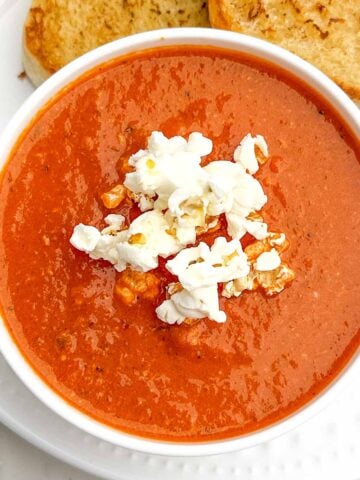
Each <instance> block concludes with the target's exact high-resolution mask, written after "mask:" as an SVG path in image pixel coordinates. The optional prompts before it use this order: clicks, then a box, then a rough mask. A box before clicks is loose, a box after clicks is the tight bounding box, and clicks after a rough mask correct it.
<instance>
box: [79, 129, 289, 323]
mask: <svg viewBox="0 0 360 480" xmlns="http://www.w3.org/2000/svg"><path fill="white" fill-rule="evenodd" d="M256 147H257V148H258V149H259V157H260V159H261V162H262V163H264V162H265V161H266V158H267V157H268V148H267V144H266V142H265V140H264V138H263V137H262V136H261V135H257V136H256V137H252V136H251V135H250V134H249V135H246V136H245V137H244V139H243V140H242V141H241V142H240V145H239V146H238V147H237V148H236V150H235V152H234V162H233V161H226V160H217V161H213V162H211V163H209V164H208V165H206V166H204V167H202V166H201V161H202V157H204V156H206V155H209V154H210V153H211V152H212V149H213V146H212V141H211V140H210V139H208V138H205V137H204V136H203V135H202V134H201V133H198V132H193V133H191V134H190V136H189V140H188V141H186V139H185V138H183V137H181V136H176V137H172V138H170V139H168V138H166V137H165V135H164V134H163V133H161V132H153V133H152V134H151V135H150V137H149V138H148V144H147V149H146V150H139V151H138V152H137V153H135V154H134V155H132V156H131V157H130V159H129V162H128V164H129V166H131V167H133V170H134V171H130V172H129V173H126V175H125V181H124V185H116V186H115V187H113V188H112V189H111V190H110V191H109V192H107V193H105V194H103V195H102V196H101V198H102V200H103V202H104V205H105V206H107V207H108V208H115V207H117V206H119V205H120V204H121V203H122V202H123V201H125V199H126V198H132V199H133V200H134V202H135V203H136V204H137V207H138V208H139V210H140V211H142V212H146V213H143V214H141V215H139V216H137V217H136V218H135V219H134V220H133V221H132V222H131V223H130V225H127V226H126V225H124V223H125V218H124V217H123V216H122V215H114V214H111V215H108V216H106V217H105V222H106V223H107V224H108V226H107V227H105V228H104V229H103V230H102V231H99V230H98V229H96V228H95V227H92V226H89V225H83V224H79V225H77V226H76V227H75V228H74V232H73V234H72V236H71V239H70V242H71V243H72V245H73V246H74V247H75V248H77V249H78V250H81V251H83V252H86V253H88V254H89V255H90V257H91V258H93V259H103V260H107V261H108V262H110V263H112V264H113V265H114V267H115V270H117V271H118V272H122V271H124V270H125V269H126V268H129V269H130V270H135V271H138V272H143V275H139V274H137V275H132V274H131V273H129V274H128V275H125V276H122V277H121V279H120V284H122V283H123V282H124V278H127V279H129V278H132V282H131V284H130V283H129V285H125V286H124V285H122V286H120V285H119V283H117V285H116V288H115V292H116V293H117V294H118V296H119V297H120V298H121V299H122V300H123V301H124V302H125V303H126V304H127V305H130V304H133V303H135V302H136V301H137V300H139V299H140V298H142V297H144V298H146V297H147V298H152V299H153V298H155V296H156V295H155V292H158V288H156V289H154V288H153V285H156V283H155V281H154V280H151V279H153V278H155V277H154V275H153V276H149V275H146V272H148V271H149V270H154V269H157V267H158V266H159V257H162V258H164V259H167V258H168V257H170V256H172V255H174V254H177V255H176V256H175V258H173V259H172V260H169V261H168V262H167V263H166V264H165V268H166V269H167V270H168V271H169V272H170V273H171V274H173V275H174V276H176V278H177V283H173V282H171V283H169V284H167V285H164V287H165V288H166V291H167V294H168V297H170V298H168V299H166V300H164V301H163V302H162V303H161V305H160V306H159V307H158V308H156V310H155V311H156V313H157V316H158V318H159V319H160V320H162V321H163V322H166V323H169V324H171V325H173V324H181V323H183V322H185V321H186V320H189V321H191V320H193V319H200V318H208V319H209V320H214V321H215V322H218V323H223V322H224V321H225V320H226V314H225V312H224V311H222V310H219V299H218V290H219V288H221V289H222V290H224V296H225V297H231V296H236V297H238V296H240V295H241V293H242V292H243V291H244V290H254V289H256V288H258V287H262V288H263V289H264V291H265V292H266V293H268V294H269V295H273V294H275V293H279V292H281V291H282V290H283V289H284V288H285V286H286V284H288V283H289V282H290V281H292V280H293V279H294V277H295V275H294V272H293V271H292V270H291V269H290V268H289V267H288V266H287V265H285V264H284V263H282V262H281V258H280V255H279V252H280V251H284V250H285V249H286V247H287V246H288V242H287V241H286V238H285V234H284V233H273V232H269V231H268V225H267V224H266V223H265V222H264V221H263V218H262V216H261V215H260V213H259V211H260V210H261V209H262V208H263V207H264V205H265V204H266V202H267V197H266V195H265V194H264V191H263V189H262V186H261V184H260V182H259V181H258V180H256V179H255V178H254V177H253V176H252V174H255V173H256V172H257V171H258V169H259V161H258V158H257V155H256V151H255V148H256ZM221 215H224V216H225V220H226V228H227V236H228V237H230V238H231V240H229V241H228V240H227V238H225V237H224V236H220V235H219V236H218V237H216V238H215V241H214V243H213V244H212V245H211V246H210V247H209V246H208V245H207V244H206V243H205V242H200V243H199V245H198V246H196V247H191V248H186V246H187V245H189V244H194V243H196V241H197V240H198V235H201V234H204V233H206V232H208V230H209V229H212V230H213V229H214V228H215V227H218V226H219V225H220V216H221ZM246 234H249V235H251V236H252V237H254V239H256V240H257V242H256V243H253V244H250V245H248V246H247V247H246V250H245V252H244V251H243V248H242V245H241V243H240V240H241V239H242V238H243V237H244V236H245V235H246ZM247 253H248V254H249V256H247ZM159 276H160V275H159ZM157 283H160V279H159V280H158V282H157ZM156 286H157V285H156ZM149 291H150V292H152V293H151V295H150V294H149Z"/></svg>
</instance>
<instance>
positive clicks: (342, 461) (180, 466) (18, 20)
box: [0, 0, 360, 480]
mask: <svg viewBox="0 0 360 480" xmlns="http://www.w3.org/2000/svg"><path fill="white" fill-rule="evenodd" d="M29 4H30V0H17V1H16V0H0V59H1V62H0V131H1V129H2V128H3V127H4V126H5V125H6V123H7V122H8V120H9V118H10V116H11V115H12V114H13V113H14V112H15V110H16V109H17V108H18V106H19V105H20V104H21V103H22V102H23V100H24V99H25V98H26V97H27V96H28V95H29V94H30V93H31V92H32V90H33V89H32V87H31V85H30V83H29V82H28V81H27V80H26V79H24V80H20V79H18V78H17V76H18V74H19V73H21V71H22V66H21V40H20V39H21V27H22V24H23V20H24V17H25V15H26V11H27V8H28V6H29ZM0 420H1V421H2V422H3V423H4V424H6V425H7V426H8V427H9V428H11V429H12V430H14V431H15V432H16V433H18V434H19V435H21V436H22V437H24V438H25V439H27V440H28V441H29V442H31V443H33V444H34V445H36V446H38V447H39V448H41V449H43V450H45V451H46V452H48V453H50V454H52V455H54V456H56V457H58V458H59V459H61V460H64V461H65V462H68V463H70V464H72V465H74V466H76V467H78V468H82V469H83V470H86V471H88V472H89V473H92V474H95V475H99V476H102V477H104V478H108V479H121V480H136V479H139V480H140V479H141V480H143V479H144V478H146V479H147V480H152V479H154V480H155V479H164V478H165V479H168V478H169V479H170V478H171V480H182V479H184V480H185V479H186V480H191V479H193V478H196V479H204V480H212V479H220V478H221V479H223V478H224V479H226V480H230V479H233V478H234V479H236V478H237V479H239V478H241V479H252V480H258V479H261V480H264V479H265V478H266V480H272V479H274V480H275V479H276V480H279V479H281V480H297V479H299V480H300V479H301V480H305V479H306V480H312V479H314V480H315V479H316V480H319V479H326V480H332V479H334V480H338V479H340V478H341V479H342V480H355V479H356V478H359V476H360V441H359V438H360V383H359V382H358V383H357V384H356V385H354V386H353V388H351V390H348V391H347V392H345V394H344V395H343V396H342V397H340V398H339V400H338V401H337V403H335V404H333V405H332V406H331V407H330V408H328V409H327V410H326V411H324V412H322V413H321V414H320V415H318V416H317V417H316V418H314V419H313V420H311V421H309V422H308V423H306V424H305V425H303V426H301V427H299V428H298V429H296V430H294V431H293V432H291V433H288V434H287V435H284V436H283V437H281V438H279V439H276V440H273V441H271V442H269V443H267V444H264V445H261V446H258V447H255V448H251V449H248V450H246V451H242V452H239V453H234V454H229V455H221V456H217V457H206V458H191V459H190V458H163V457H155V456H149V455H143V454H138V453H135V452H131V451H128V450H125V449H123V448H119V447H115V446H113V445H111V444H108V443H105V442H102V441H99V440H97V439H96V438H95V437H92V436H90V435H88V434H85V433H83V432H82V431H81V430H79V429H77V428H75V427H73V426H71V425H70V424H68V423H67V422H66V421H64V420H62V419H61V418H59V417H57V416H56V415H55V414H54V413H52V412H51V411H50V410H49V409H47V408H46V407H45V406H44V405H43V404H42V403H40V402H39V401H38V400H37V399H36V398H35V397H34V396H33V395H32V394H31V393H30V392H29V391H28V390H27V389H26V388H25V387H24V386H23V385H22V383H21V382H20V381H19V380H18V379H17V378H16V377H15V375H14V374H13V372H12V371H11V370H10V368H9V367H8V366H7V364H6V363H5V361H4V360H3V359H2V357H0Z"/></svg>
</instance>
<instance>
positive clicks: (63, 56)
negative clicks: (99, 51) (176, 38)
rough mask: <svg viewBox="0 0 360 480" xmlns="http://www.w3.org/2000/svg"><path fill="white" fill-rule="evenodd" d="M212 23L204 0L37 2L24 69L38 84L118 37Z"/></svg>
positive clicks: (25, 43) (32, 11)
mask: <svg viewBox="0 0 360 480" xmlns="http://www.w3.org/2000/svg"><path fill="white" fill-rule="evenodd" d="M209 25H210V24H209V19H208V11H207V2H206V1H204V0H107V1H106V2H104V1H103V0H33V2H32V7H31V9H30V11H29V14H28V16H27V19H26V22H25V26H24V36H23V60H24V67H25V71H26V73H27V75H28V76H29V77H30V79H31V80H32V81H33V83H34V84H35V85H40V83H41V82H43V81H44V80H45V79H46V78H47V77H49V76H50V75H51V74H52V73H54V72H56V71H57V70H58V69H59V68H61V67H62V66H64V65H65V64H66V63H68V62H70V61H71V60H73V59H74V58H76V57H78V56H80V55H82V54H83V53H85V52H87V51H89V50H91V49H93V48H95V47H98V46H99V45H102V44H104V43H107V42H110V41H112V40H115V39H116V38H119V37H123V36H126V35H130V34H133V33H137V32H142V31H145V30H154V29H157V28H165V27H182V26H184V27H185V26H189V27H190V26H194V27H196V26H202V27H206V26H209Z"/></svg>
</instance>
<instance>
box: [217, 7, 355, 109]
mask: <svg viewBox="0 0 360 480" xmlns="http://www.w3.org/2000/svg"><path fill="white" fill-rule="evenodd" d="M209 14H210V22H211V25H212V26H213V27H215V28H221V29H227V30H233V31H237V32H241V33H245V34H248V35H253V36H255V37H259V38H262V39H265V40H268V41H270V42H273V43H276V44H278V45H280V46H281V47H284V48H286V49H288V50H290V51H292V52H294V53H296V54H297V55H299V56H301V57H303V58H304V59H305V60H307V61H308V62H310V63H313V64H314V65H316V66H317V67H318V68H319V69H320V70H322V71H323V72H325V73H326V74H327V75H328V76H329V77H331V78H332V79H333V80H334V81H335V82H336V83H337V84H338V85H340V87H342V88H343V89H344V90H345V91H346V92H347V93H348V94H349V95H350V96H351V97H353V99H354V100H356V101H357V102H360V0H209Z"/></svg>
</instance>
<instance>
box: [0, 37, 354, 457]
mask: <svg viewBox="0 0 360 480" xmlns="http://www.w3.org/2000/svg"><path fill="white" fill-rule="evenodd" d="M169 45H210V46H216V47H222V48H225V49H230V50H238V51H240V52H244V53H248V54H251V55H253V56H255V57H258V58H260V59H264V60H267V61H268V62H271V63H273V64H274V65H278V66H280V67H282V68H283V69H285V70H287V71H289V72H291V73H292V74H294V75H295V76H296V77H298V78H300V79H301V80H302V81H303V82H304V83H305V84H307V85H310V86H311V87H312V88H313V89H314V90H315V91H317V92H319V93H320V94H321V95H322V96H323V97H325V98H326V99H327V100H328V102H329V103H330V104H332V106H333V107H334V109H335V110H336V111H337V112H338V113H339V114H340V116H341V117H342V118H343V119H344V121H345V122H346V123H347V125H348V126H349V127H350V129H352V130H353V132H354V134H355V135H357V136H359V137H360V112H359V110H358V109H357V107H356V106H355V104H354V103H353V102H352V101H351V100H350V99H349V97H348V96H347V95H346V94H345V93H344V92H343V91H342V90H341V89H340V88H339V87H338V86H337V85H335V84H334V83H333V82H332V81H331V80H330V79H329V78H328V77H326V76H325V75H324V74H323V73H321V72H320V71H319V70H317V69H316V68H315V67H313V66H312V65H310V64H309V63H307V62H305V61H304V60H302V59H300V58H299V57H297V56H295V55H293V54H291V53H289V52H288V51H286V50H283V49H282V48H279V47H277V46H275V45H272V44H270V43H267V42H264V41H262V40H258V39H256V38H253V37H248V36H245V35H240V34H237V33H232V32H226V31H221V30H212V29H202V28H196V29H195V28H182V29H167V30H158V31H152V32H147V33H141V34H138V35H133V36H131V37H126V38H124V39H120V40H117V41H115V42H112V43H109V44H107V45H104V46H102V47H100V48H97V49H96V50H93V51H92V52H89V53H87V54H86V55H84V56H82V57H80V58H78V59H77V60H75V61H73V62H72V63H70V64H69V65H67V66H66V67H65V68H63V69H62V70H60V71H59V72H58V73H56V74H55V75H53V76H52V77H51V78H50V79H49V80H47V81H46V82H45V83H44V84H43V85H42V86H41V87H39V88H38V89H37V90H36V91H35V92H34V93H33V94H32V95H31V96H30V97H29V99H28V100H27V101H26V102H25V103H24V104H23V105H22V107H21V108H20V109H19V110H18V112H17V113H16V114H15V116H14V117H13V119H12V120H11V122H10V123H9V125H8V127H7V128H6V130H5V131H4V133H3V135H2V137H1V139H0V168H2V167H3V165H4V164H5V162H6V159H7V157H8V155H9V154H10V151H11V149H12V147H13V145H14V144H15V143H16V140H17V138H18V137H19V135H20V134H21V132H22V131H23V130H24V129H25V128H26V127H27V126H28V124H29V122H30V120H31V119H32V118H33V116H34V115H35V114H36V113H37V112H38V111H39V109H40V108H41V107H42V106H43V105H44V104H46V103H47V101H48V100H49V99H50V98H52V97H53V96H54V94H56V93H57V92H58V91H59V90H61V89H62V88H63V87H64V86H65V85H67V84H68V83H69V82H71V81H72V80H74V79H76V78H77V77H78V76H79V75H81V74H82V73H84V72H86V71H88V70H91V69H92V68H94V67H95V66H97V65H99V64H101V63H103V62H106V61H108V60H110V59H112V58H116V57H119V56H122V55H124V54H128V53H130V52H136V51H140V50H145V49H148V48H155V47H162V46H169ZM0 348H1V351H2V353H3V355H4V357H5V358H6V360H7V361H8V363H9V365H10V366H11V367H12V368H13V370H14V372H15V373H16V374H17V375H18V376H19V378H20V379H21V380H22V381H23V383H24V384H25V385H26V386H27V387H28V388H29V389H30V390H31V391H32V392H33V393H34V394H35V395H36V396H37V397H38V398H39V399H40V400H41V401H42V402H43V403H44V404H45V405H46V406H48V407H49V408H51V409H52V410H53V411H54V412H56V413H57V414H59V415H60V416H61V417H63V418H65V419H66V420H67V421H69V422H70V423H72V424H74V425H76V426H77V427H79V428H81V429H82V430H84V431H86V432H88V433H91V434H92V435H95V436H96V437H98V438H101V439H103V440H106V441H108V442H111V443H113V444H116V445H120V446H122V447H125V448H130V449H134V450H138V451H141V452H146V453H152V454H159V455H172V456H199V455H212V454H219V453H226V452H231V451H234V450H240V449H243V448H247V447H251V446H254V445H256V444H259V443H262V442H265V441H267V440H270V439H271V438H274V437H276V436H278V435H281V434H283V433H285V432H287V431H288V430H290V429H292V428H294V427H296V426H297V425H299V424H301V423H303V422H304V421H305V420H307V419H309V418H310V417H312V416H313V415H314V414H316V413H317V412H319V411H320V410H321V409H322V408H324V406H325V405H327V404H328V403H329V402H331V401H332V400H333V398H334V397H335V396H336V395H337V394H338V392H339V391H340V390H342V389H343V388H344V387H345V385H346V384H349V383H352V382H355V381H358V379H359V378H360V358H355V356H354V358H353V360H352V361H351V362H350V364H349V365H348V366H347V367H346V368H345V369H344V370H343V371H342V373H341V374H340V375H339V376H338V378H337V379H336V380H335V381H333V383H332V384H331V385H330V386H329V387H328V388H327V389H326V390H325V391H323V392H322V393H321V394H320V395H319V396H318V397H317V398H316V399H315V400H313V401H312V402H311V403H309V404H307V405H306V406H304V407H303V408H302V409H300V410H299V411H297V412H295V413H294V414H292V415H291V416H289V417H287V418H285V419H283V420H281V421H279V422H278V423H276V424H273V425H271V426H269V427H266V428H264V429H262V430H259V431H256V432H254V433H250V434H247V435H243V436H240V437H236V438H231V439H228V440H217V441H211V442H202V443H190V442H188V443H175V442H165V441H156V440H150V439H146V438H141V437H137V436H135V435H130V434H126V433H123V432H121V431H119V430H116V429H114V428H111V427H109V426H106V425H104V424H102V423H100V422H98V421H96V420H94V419H93V418H91V417H89V416H87V415H85V414H83V413H81V412H80V411H79V410H77V409H76V408H74V407H72V406H71V405H70V404H68V403H67V402H66V401H65V400H63V399H62V398H61V397H60V396H59V395H57V394H56V393H55V392H54V391H53V390H52V389H51V388H50V387H48V386H47V385H46V383H45V382H44V381H43V380H42V379H41V378H40V377H39V376H38V375H37V374H36V373H35V372H34V370H33V369H32V368H31V366H30V365H29V364H28V363H27V362H26V360H25V359H24V357H23V356H22V354H21V352H20V351H19V349H18V348H17V346H16V344H15V343H14V341H13V339H12V337H11V336H10V334H9V332H8V330H7V328H6V326H5V323H4V321H3V319H0ZM29 414H31V412H29Z"/></svg>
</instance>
